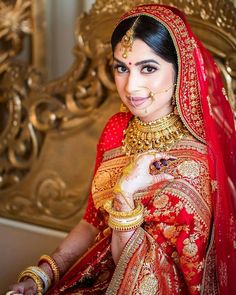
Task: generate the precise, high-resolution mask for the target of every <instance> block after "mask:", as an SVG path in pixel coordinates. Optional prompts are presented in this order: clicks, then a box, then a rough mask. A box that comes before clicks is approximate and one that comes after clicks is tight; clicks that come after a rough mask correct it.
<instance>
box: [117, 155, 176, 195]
mask: <svg viewBox="0 0 236 295" xmlns="http://www.w3.org/2000/svg"><path fill="white" fill-rule="evenodd" d="M175 159H176V158H175V157H173V156H170V155H168V154H166V153H158V152H156V151H154V150H153V151H148V152H145V153H142V154H140V155H138V156H136V157H135V158H134V160H133V161H132V162H131V163H130V164H129V165H128V166H127V167H125V168H124V170H123V174H122V176H121V178H120V180H119V181H118V183H117V184H116V187H119V188H120V191H121V192H122V193H125V194H126V196H128V195H133V194H134V193H135V192H137V191H139V190H141V189H145V188H146V187H148V186H150V185H153V184H155V183H159V182H162V181H165V180H172V179H173V178H174V177H173V176H172V175H170V174H167V173H161V172H159V173H158V174H153V173H151V167H153V166H155V167H156V169H160V168H161V166H162V165H164V166H167V165H168V161H173V160H175ZM116 187H115V190H114V191H116Z"/></svg>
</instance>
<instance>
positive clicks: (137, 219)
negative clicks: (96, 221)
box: [104, 200, 143, 231]
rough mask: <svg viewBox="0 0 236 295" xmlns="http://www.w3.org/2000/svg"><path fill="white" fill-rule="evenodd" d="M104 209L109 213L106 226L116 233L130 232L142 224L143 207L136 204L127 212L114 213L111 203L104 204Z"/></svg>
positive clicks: (109, 201)
mask: <svg viewBox="0 0 236 295" xmlns="http://www.w3.org/2000/svg"><path fill="white" fill-rule="evenodd" d="M104 209H105V210H106V211H107V212H108V213H109V219H108V225H109V226H110V227H111V228H112V229H113V230H116V231H132V230H135V229H136V228H138V227H139V226H140V225H141V224H142V223H143V205H142V204H138V205H137V206H136V207H135V208H134V209H133V210H131V211H128V212H123V211H116V210H114V209H113V208H112V201H111V200H108V201H107V202H106V203H105V204H104Z"/></svg>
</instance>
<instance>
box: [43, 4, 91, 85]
mask: <svg viewBox="0 0 236 295" xmlns="http://www.w3.org/2000/svg"><path fill="white" fill-rule="evenodd" d="M93 2H94V0H79V1H78V0H66V1H65V0H47V1H45V5H46V19H47V44H48V46H47V47H48V69H49V71H48V78H49V80H52V79H55V78H58V77H60V76H62V75H63V74H65V72H66V71H67V70H68V69H69V68H70V65H71V64H72V63H73V61H74V56H73V53H72V49H73V47H74V45H75V36H74V31H75V26H76V18H77V17H78V16H79V15H80V14H81V13H82V12H83V11H87V12H88V11H89V9H90V8H91V5H92V3H93Z"/></svg>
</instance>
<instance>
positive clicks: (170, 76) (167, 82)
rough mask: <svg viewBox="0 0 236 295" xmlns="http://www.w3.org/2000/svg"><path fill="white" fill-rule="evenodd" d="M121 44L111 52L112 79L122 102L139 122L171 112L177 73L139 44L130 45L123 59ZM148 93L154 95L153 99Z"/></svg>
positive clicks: (150, 50)
mask: <svg viewBox="0 0 236 295" xmlns="http://www.w3.org/2000/svg"><path fill="white" fill-rule="evenodd" d="M122 49H123V48H122V46H121V43H118V44H117V46H116V48H115V51H114V62H113V68H114V77H115V83H116V87H117V90H118V93H119V95H120V98H121V100H122V102H123V103H124V104H125V105H126V106H127V107H128V108H129V110H130V111H131V112H132V113H133V114H134V115H135V116H138V117H139V118H140V119H141V120H142V121H144V122H149V121H154V120H157V119H159V118H161V117H163V116H165V115H167V114H169V113H170V112H171V111H172V110H173V106H172V104H171V99H172V96H173V93H174V83H175V77H176V73H175V70H174V66H173V64H171V63H169V62H167V61H165V60H164V59H163V58H161V57H160V56H158V55H156V53H155V52H154V51H153V50H152V49H151V48H150V47H149V46H148V45H147V44H146V43H145V42H143V41H142V40H140V39H136V40H134V42H133V46H132V51H130V52H128V57H127V58H124V57H122V54H123V50H122ZM150 92H152V93H153V94H154V96H153V98H152V97H151V96H150Z"/></svg>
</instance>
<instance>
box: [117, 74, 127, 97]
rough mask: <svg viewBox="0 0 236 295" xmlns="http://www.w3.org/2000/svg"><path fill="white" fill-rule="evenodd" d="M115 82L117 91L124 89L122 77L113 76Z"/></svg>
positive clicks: (120, 91)
mask: <svg viewBox="0 0 236 295" xmlns="http://www.w3.org/2000/svg"><path fill="white" fill-rule="evenodd" d="M115 84H116V88H117V91H118V92H119V93H122V92H123V91H124V84H125V82H124V79H122V77H118V76H115Z"/></svg>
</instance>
